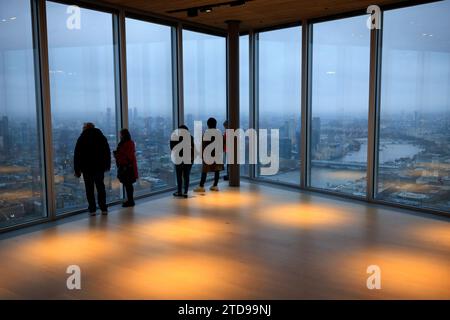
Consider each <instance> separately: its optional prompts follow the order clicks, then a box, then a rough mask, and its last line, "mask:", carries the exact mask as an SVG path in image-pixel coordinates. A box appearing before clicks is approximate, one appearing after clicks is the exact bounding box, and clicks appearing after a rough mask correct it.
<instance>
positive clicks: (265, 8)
mask: <svg viewBox="0 0 450 320" xmlns="http://www.w3.org/2000/svg"><path fill="white" fill-rule="evenodd" d="M227 1H229V0H103V2H107V3H111V4H115V5H120V6H122V7H127V8H132V9H136V10H141V11H145V12H151V13H155V14H158V15H163V16H168V17H171V18H176V19H181V20H184V21H190V22H195V23H199V24H203V25H207V26H209V27H215V28H219V29H223V30H225V29H226V28H227V25H226V23H225V21H226V20H240V21H241V22H242V23H241V31H248V30H251V29H260V28H266V27H271V26H277V25H282V24H289V23H293V22H297V21H300V20H304V19H311V18H318V17H325V16H330V15H337V14H342V13H346V12H351V11H356V10H365V9H366V8H367V7H368V6H369V5H371V4H373V3H374V1H373V0H252V1H250V2H247V3H246V4H245V5H243V6H236V7H230V6H222V7H218V8H214V10H213V11H212V12H211V13H199V15H198V16H197V17H192V18H188V17H187V14H186V12H179V13H168V11H171V10H177V9H185V8H191V7H199V6H205V5H213V4H217V3H221V2H227ZM407 2H412V1H408V0H377V1H376V3H377V4H378V5H380V6H384V5H389V4H396V3H407Z"/></svg>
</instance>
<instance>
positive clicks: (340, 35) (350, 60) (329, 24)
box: [306, 15, 370, 198]
mask: <svg viewBox="0 0 450 320" xmlns="http://www.w3.org/2000/svg"><path fill="white" fill-rule="evenodd" d="M366 21H367V15H357V16H350V17H346V18H339V19H332V20H325V21H318V22H314V23H312V25H311V30H310V31H311V34H310V38H311V40H310V41H311V42H310V45H311V46H312V48H311V57H310V59H309V63H311V74H310V78H311V79H310V81H311V83H310V85H311V87H310V88H308V92H309V93H310V97H309V98H308V99H310V103H309V104H310V106H309V109H308V111H310V114H309V115H308V117H307V120H309V125H308V128H307V129H308V130H307V137H306V138H307V159H308V162H307V166H308V168H307V171H308V173H309V175H307V186H308V188H309V189H312V190H318V191H323V192H327V193H333V194H342V195H347V196H350V197H356V198H365V197H366V194H367V176H366V173H367V150H368V130H367V124H368V118H367V115H368V101H369V78H370V77H369V73H370V68H369V66H370V31H369V29H368V28H367V26H366Z"/></svg>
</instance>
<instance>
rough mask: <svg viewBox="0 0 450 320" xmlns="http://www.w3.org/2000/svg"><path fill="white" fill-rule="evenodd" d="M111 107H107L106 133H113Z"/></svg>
mask: <svg viewBox="0 0 450 320" xmlns="http://www.w3.org/2000/svg"><path fill="white" fill-rule="evenodd" d="M111 119H112V118H111V108H106V125H105V130H106V134H111Z"/></svg>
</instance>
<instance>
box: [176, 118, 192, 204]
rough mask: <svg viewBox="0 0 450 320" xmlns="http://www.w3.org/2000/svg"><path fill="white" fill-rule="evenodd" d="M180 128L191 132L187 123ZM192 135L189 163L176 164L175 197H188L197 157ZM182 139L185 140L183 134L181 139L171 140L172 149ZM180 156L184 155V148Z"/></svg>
mask: <svg viewBox="0 0 450 320" xmlns="http://www.w3.org/2000/svg"><path fill="white" fill-rule="evenodd" d="M178 129H181V130H186V131H187V132H189V129H188V127H186V126H185V125H181V126H179V128H178ZM190 137H191V149H190V152H191V155H190V156H191V157H190V161H189V163H184V162H181V163H180V164H177V165H175V171H176V175H177V192H175V193H174V194H173V195H174V197H183V198H187V197H188V192H189V177H190V175H191V169H192V164H193V163H194V157H195V146H194V138H193V137H192V135H190ZM182 141H183V137H182V136H180V137H179V141H173V140H170V150H173V149H174V148H175V146H176V145H178V144H179V143H182ZM179 156H180V157H181V158H182V157H183V150H182V151H180V154H179ZM183 180H184V181H183ZM183 187H184V190H183ZM182 191H184V192H183V193H182Z"/></svg>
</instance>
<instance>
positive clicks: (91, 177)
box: [83, 172, 108, 213]
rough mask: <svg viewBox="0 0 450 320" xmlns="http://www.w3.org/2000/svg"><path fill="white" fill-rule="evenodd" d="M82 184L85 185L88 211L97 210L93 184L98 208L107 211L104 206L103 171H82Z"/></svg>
mask: <svg viewBox="0 0 450 320" xmlns="http://www.w3.org/2000/svg"><path fill="white" fill-rule="evenodd" d="M83 178H84V185H85V187H86V198H87V201H88V203H89V212H91V213H93V212H95V211H96V210H97V206H96V204H95V194H94V186H95V188H96V189H97V198H98V206H99V207H100V210H102V211H107V210H108V207H107V206H106V190H105V183H104V181H103V180H104V179H105V173H104V172H96V173H83Z"/></svg>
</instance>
